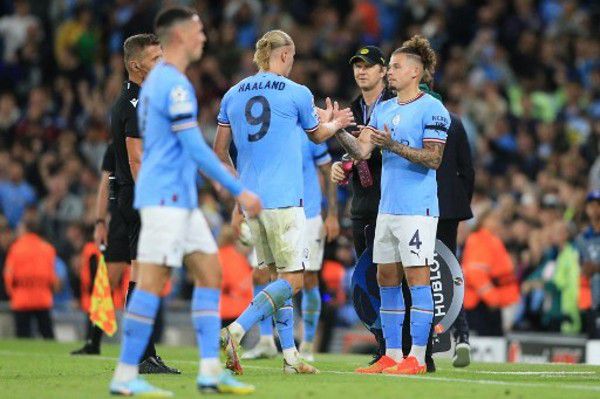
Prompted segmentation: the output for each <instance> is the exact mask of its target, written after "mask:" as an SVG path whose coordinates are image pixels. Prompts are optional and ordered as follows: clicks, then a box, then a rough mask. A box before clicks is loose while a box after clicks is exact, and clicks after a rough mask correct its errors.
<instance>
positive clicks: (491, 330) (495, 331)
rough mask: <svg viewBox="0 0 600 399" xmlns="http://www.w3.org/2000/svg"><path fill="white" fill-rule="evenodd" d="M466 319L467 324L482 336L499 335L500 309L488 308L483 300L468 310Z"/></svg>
mask: <svg viewBox="0 0 600 399" xmlns="http://www.w3.org/2000/svg"><path fill="white" fill-rule="evenodd" d="M466 313H467V319H468V320H469V325H470V326H471V328H472V329H473V331H476V332H477V334H478V335H480V336H482V337H501V336H503V335H504V333H503V332H502V313H501V312H500V309H493V310H492V309H490V308H488V307H487V306H486V305H485V304H484V303H483V302H479V305H477V306H476V307H475V309H473V310H469V311H468V312H466Z"/></svg>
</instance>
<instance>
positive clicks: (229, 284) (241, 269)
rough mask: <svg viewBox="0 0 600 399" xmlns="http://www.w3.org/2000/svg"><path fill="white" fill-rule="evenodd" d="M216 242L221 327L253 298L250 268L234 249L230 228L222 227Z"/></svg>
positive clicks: (243, 256) (245, 257)
mask: <svg viewBox="0 0 600 399" xmlns="http://www.w3.org/2000/svg"><path fill="white" fill-rule="evenodd" d="M218 242H219V254H218V255H219V262H220V263H221V269H222V273H223V280H222V283H221V303H220V313H221V319H222V320H223V325H228V324H229V323H231V322H232V321H234V320H235V319H237V318H238V316H239V315H241V314H242V312H243V311H244V310H245V309H246V307H248V305H249V304H250V302H251V301H252V298H253V297H254V293H253V289H252V267H250V263H248V258H247V255H245V254H243V253H242V252H240V251H239V249H238V248H236V244H235V242H236V239H235V236H234V233H233V230H232V228H231V227H230V226H228V225H227V226H223V228H222V229H221V234H220V235H219V240H218Z"/></svg>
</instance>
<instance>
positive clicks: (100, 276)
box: [90, 255, 117, 337]
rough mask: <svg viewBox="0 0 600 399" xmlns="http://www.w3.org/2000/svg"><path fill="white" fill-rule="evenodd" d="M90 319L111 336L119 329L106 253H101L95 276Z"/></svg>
mask: <svg viewBox="0 0 600 399" xmlns="http://www.w3.org/2000/svg"><path fill="white" fill-rule="evenodd" d="M90 320H91V321H92V323H94V324H95V325H97V326H98V327H100V329H102V331H104V332H105V333H106V334H107V335H109V336H111V337H112V336H113V334H114V333H115V332H116V331H117V318H116V317H115V306H114V304H113V300H112V295H111V292H110V284H109V283H108V271H107V270H106V263H105V262H104V255H100V262H99V264H98V270H96V278H94V288H93V289H92V298H91V304H90Z"/></svg>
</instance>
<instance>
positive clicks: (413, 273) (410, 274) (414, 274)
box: [404, 266, 431, 287]
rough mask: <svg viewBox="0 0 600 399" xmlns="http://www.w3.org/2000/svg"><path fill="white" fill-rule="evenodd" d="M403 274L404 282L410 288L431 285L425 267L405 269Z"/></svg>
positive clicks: (427, 268) (427, 270)
mask: <svg viewBox="0 0 600 399" xmlns="http://www.w3.org/2000/svg"><path fill="white" fill-rule="evenodd" d="M404 273H405V274H406V281H407V282H408V285H409V286H411V287H414V286H417V285H430V284H431V283H430V282H429V267H427V266H419V267H410V268H406V269H405V270H404Z"/></svg>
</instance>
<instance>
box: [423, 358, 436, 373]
mask: <svg viewBox="0 0 600 399" xmlns="http://www.w3.org/2000/svg"><path fill="white" fill-rule="evenodd" d="M425 365H426V366H427V372H428V373H435V362H434V361H433V358H432V357H425Z"/></svg>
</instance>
